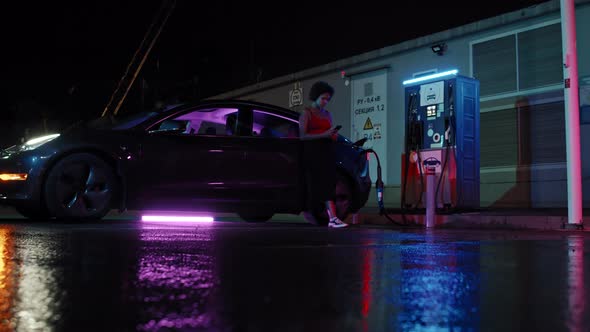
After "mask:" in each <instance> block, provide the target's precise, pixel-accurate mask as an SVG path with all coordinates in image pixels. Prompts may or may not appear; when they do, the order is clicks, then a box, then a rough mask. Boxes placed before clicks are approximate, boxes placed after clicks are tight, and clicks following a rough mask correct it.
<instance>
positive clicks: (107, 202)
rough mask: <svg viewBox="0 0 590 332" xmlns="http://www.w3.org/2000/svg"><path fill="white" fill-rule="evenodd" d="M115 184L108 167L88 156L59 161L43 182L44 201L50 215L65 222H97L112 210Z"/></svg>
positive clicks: (79, 155) (98, 159)
mask: <svg viewBox="0 0 590 332" xmlns="http://www.w3.org/2000/svg"><path fill="white" fill-rule="evenodd" d="M116 187H117V181H116V178H115V175H114V173H113V171H112V169H111V167H110V166H109V165H108V164H107V163H106V162H104V161H103V160H102V159H100V158H99V157H97V156H95V155H93V154H90V153H78V154H73V155H70V156H67V157H65V158H64V159H62V160H60V161H58V162H57V163H56V164H55V165H54V166H53V167H52V168H51V170H50V171H49V174H48V176H47V181H46V182H45V201H46V202H47V208H48V210H49V211H50V213H51V215H52V216H54V217H57V218H68V219H76V218H78V219H100V218H102V217H104V216H105V215H106V214H107V213H108V211H109V210H110V207H111V202H112V200H113V197H114V196H115V192H116Z"/></svg>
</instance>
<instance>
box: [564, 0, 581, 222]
mask: <svg viewBox="0 0 590 332" xmlns="http://www.w3.org/2000/svg"><path fill="white" fill-rule="evenodd" d="M560 7H561V40H562V50H563V52H562V53H563V78H564V91H563V94H564V106H565V133H566V136H565V146H566V156H567V208H568V220H567V224H564V225H563V227H564V228H575V229H583V228H584V225H583V224H582V159H581V155H580V146H581V145H580V100H579V91H578V54H577V49H576V7H575V3H574V0H560Z"/></svg>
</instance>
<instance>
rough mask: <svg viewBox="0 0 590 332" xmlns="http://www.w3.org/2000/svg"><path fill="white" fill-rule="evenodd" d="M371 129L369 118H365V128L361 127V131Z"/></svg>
mask: <svg viewBox="0 0 590 332" xmlns="http://www.w3.org/2000/svg"><path fill="white" fill-rule="evenodd" d="M371 129H373V124H372V123H371V118H367V121H365V126H364V127H363V130H371Z"/></svg>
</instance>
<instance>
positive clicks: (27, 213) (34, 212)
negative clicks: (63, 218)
mask: <svg viewBox="0 0 590 332" xmlns="http://www.w3.org/2000/svg"><path fill="white" fill-rule="evenodd" d="M14 209H15V210H16V212H18V213H20V214H21V215H22V216H23V217H25V218H27V219H30V220H40V221H44V220H47V219H49V213H48V212H47V210H46V209H43V208H32V207H25V206H15V207H14Z"/></svg>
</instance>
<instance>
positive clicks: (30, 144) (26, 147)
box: [0, 134, 60, 159]
mask: <svg viewBox="0 0 590 332" xmlns="http://www.w3.org/2000/svg"><path fill="white" fill-rule="evenodd" d="M59 135H60V134H51V135H44V136H40V137H35V138H33V139H30V140H28V141H26V142H25V144H18V145H13V146H11V147H9V148H7V149H4V150H2V151H0V157H2V158H3V159H6V158H8V157H10V155H12V154H15V153H18V152H23V151H30V150H35V149H36V148H38V147H40V146H41V145H43V144H45V143H47V142H49V141H52V140H54V139H56V138H58V137H59Z"/></svg>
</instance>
